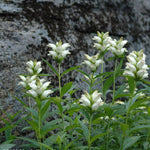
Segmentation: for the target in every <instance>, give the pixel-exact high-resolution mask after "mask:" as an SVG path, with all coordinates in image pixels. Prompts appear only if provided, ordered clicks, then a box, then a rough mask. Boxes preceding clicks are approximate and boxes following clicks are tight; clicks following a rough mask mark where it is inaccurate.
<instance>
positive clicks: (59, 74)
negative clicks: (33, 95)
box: [58, 63, 64, 123]
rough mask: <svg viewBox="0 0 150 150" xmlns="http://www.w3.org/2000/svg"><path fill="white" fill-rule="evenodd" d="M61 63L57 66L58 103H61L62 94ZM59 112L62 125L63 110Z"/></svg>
mask: <svg viewBox="0 0 150 150" xmlns="http://www.w3.org/2000/svg"><path fill="white" fill-rule="evenodd" d="M60 69H61V63H59V65H58V81H59V94H60V103H61V102H62V93H61V71H60ZM60 112H61V118H62V123H64V118H63V110H62V111H60Z"/></svg>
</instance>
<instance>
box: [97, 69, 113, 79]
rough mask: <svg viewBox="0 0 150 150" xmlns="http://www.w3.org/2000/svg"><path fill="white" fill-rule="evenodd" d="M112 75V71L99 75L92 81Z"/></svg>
mask: <svg viewBox="0 0 150 150" xmlns="http://www.w3.org/2000/svg"><path fill="white" fill-rule="evenodd" d="M113 73H114V71H111V72H105V73H101V74H99V75H97V76H96V77H95V78H94V79H96V78H98V77H101V76H104V78H106V77H108V76H110V75H112V74H113Z"/></svg>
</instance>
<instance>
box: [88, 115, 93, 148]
mask: <svg viewBox="0 0 150 150" xmlns="http://www.w3.org/2000/svg"><path fill="white" fill-rule="evenodd" d="M91 124H92V115H91V114H90V122H89V138H88V147H89V150H91Z"/></svg>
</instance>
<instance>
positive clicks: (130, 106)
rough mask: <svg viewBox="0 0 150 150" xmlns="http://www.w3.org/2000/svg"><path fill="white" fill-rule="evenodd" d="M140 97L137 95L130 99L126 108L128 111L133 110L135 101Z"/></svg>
mask: <svg viewBox="0 0 150 150" xmlns="http://www.w3.org/2000/svg"><path fill="white" fill-rule="evenodd" d="M138 97H139V96H138V95H136V96H134V97H133V98H131V99H130V100H129V101H128V103H127V104H126V110H127V111H128V112H130V111H131V109H132V105H133V104H134V103H135V101H136V100H137V98H138Z"/></svg>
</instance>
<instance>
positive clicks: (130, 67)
mask: <svg viewBox="0 0 150 150" xmlns="http://www.w3.org/2000/svg"><path fill="white" fill-rule="evenodd" d="M126 68H128V69H129V70H130V71H132V72H135V71H136V67H135V66H134V65H132V64H131V63H126Z"/></svg>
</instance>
